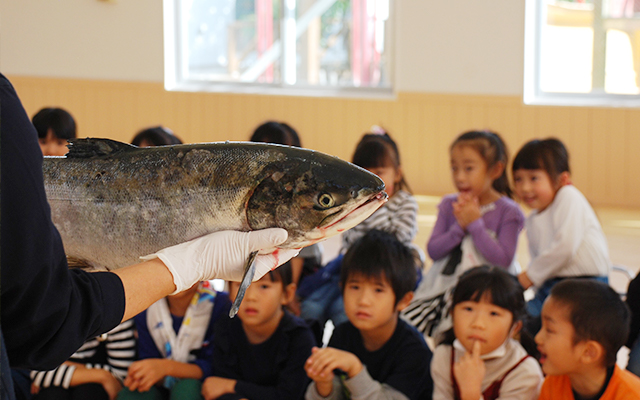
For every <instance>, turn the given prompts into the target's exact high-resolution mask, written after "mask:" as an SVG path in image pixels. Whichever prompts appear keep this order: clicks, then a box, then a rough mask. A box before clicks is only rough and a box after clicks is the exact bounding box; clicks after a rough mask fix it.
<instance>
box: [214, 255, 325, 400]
mask: <svg viewBox="0 0 640 400" xmlns="http://www.w3.org/2000/svg"><path fill="white" fill-rule="evenodd" d="M239 286H240V283H239V282H229V295H230V297H231V299H232V300H233V299H235V296H236V295H237V293H238V288H239ZM295 291H296V285H295V283H292V272H291V264H290V263H288V262H287V263H285V264H283V265H282V266H280V267H279V268H276V269H275V270H273V271H270V272H269V273H267V274H266V275H265V276H263V277H262V278H261V279H259V280H258V281H256V282H253V283H252V284H251V285H250V286H249V287H248V288H247V291H246V292H245V295H244V299H243V300H242V304H241V305H240V309H239V310H238V314H237V316H236V317H235V318H231V319H228V318H222V319H221V320H220V321H219V322H218V323H217V324H216V327H215V332H214V341H213V376H210V377H208V378H207V379H206V380H205V381H204V383H203V385H202V396H203V397H204V398H205V400H211V399H225V400H230V399H248V400H258V399H259V400H269V399H273V400H281V399H293V400H295V399H300V398H302V396H303V394H304V390H305V388H306V387H307V384H308V382H309V380H308V379H307V377H306V375H305V373H304V369H303V366H304V362H305V360H306V359H307V357H309V354H311V348H312V347H313V346H315V339H314V337H313V334H312V332H311V330H310V329H309V328H308V327H307V325H306V324H305V322H304V321H303V320H301V319H300V318H298V317H296V316H294V315H292V314H291V313H289V312H288V311H287V310H286V309H285V308H284V306H286V305H287V303H288V302H289V301H291V299H292V298H293V296H294V294H295Z"/></svg>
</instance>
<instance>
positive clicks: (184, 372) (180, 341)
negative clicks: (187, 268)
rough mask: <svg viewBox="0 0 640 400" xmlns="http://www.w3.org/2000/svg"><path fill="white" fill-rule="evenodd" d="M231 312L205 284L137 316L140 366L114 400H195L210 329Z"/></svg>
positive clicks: (208, 353) (206, 364)
mask: <svg viewBox="0 0 640 400" xmlns="http://www.w3.org/2000/svg"><path fill="white" fill-rule="evenodd" d="M230 307H231V302H230V301H229V297H228V296H227V294H226V293H219V292H216V291H215V290H214V289H213V287H212V286H211V284H210V282H209V281H204V282H200V283H198V284H196V285H193V286H192V287H191V288H189V289H187V290H185V291H183V292H180V293H177V294H175V295H171V296H167V297H166V298H164V299H161V300H158V301H157V302H155V303H153V304H152V305H151V306H150V307H149V308H148V309H147V310H145V311H143V312H141V313H140V314H138V315H136V316H135V317H134V319H135V322H136V326H137V328H138V356H139V358H140V360H139V361H136V362H134V363H133V364H131V366H130V367H129V373H128V375H127V378H126V379H125V381H124V384H125V386H126V387H125V388H124V389H123V390H122V391H121V392H120V394H119V395H118V399H119V400H130V399H145V400H148V399H166V398H169V396H171V398H179V399H200V398H201V397H200V388H201V383H200V381H201V380H202V379H203V378H204V377H206V376H208V375H209V374H210V373H211V363H212V360H213V359H212V353H213V351H212V346H211V342H212V340H213V332H214V323H215V322H216V321H217V320H218V319H219V318H220V317H222V318H226V316H227V314H228V313H229V308H230ZM222 318H220V319H222Z"/></svg>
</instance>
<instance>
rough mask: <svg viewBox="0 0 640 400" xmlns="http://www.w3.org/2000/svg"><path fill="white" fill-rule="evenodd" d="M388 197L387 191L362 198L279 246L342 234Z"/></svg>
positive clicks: (382, 203)
mask: <svg viewBox="0 0 640 400" xmlns="http://www.w3.org/2000/svg"><path fill="white" fill-rule="evenodd" d="M388 199H389V196H388V195H387V193H386V192H380V193H376V194H374V195H372V196H371V197H369V198H365V199H362V200H361V201H360V202H359V203H358V204H356V206H355V207H354V208H350V209H347V210H343V211H342V212H341V213H340V214H338V215H337V216H335V217H334V218H332V219H331V221H330V222H329V223H327V224H322V225H320V226H318V227H316V228H314V229H312V230H311V231H309V232H307V233H306V234H305V235H304V237H302V238H299V239H298V240H295V241H286V242H285V243H283V244H282V245H280V246H279V247H282V248H302V247H306V246H310V245H312V244H315V243H318V242H322V241H324V240H326V239H329V238H330V237H332V236H336V235H338V234H341V233H342V232H345V231H347V230H349V229H351V228H353V227H354V226H356V225H358V224H359V223H361V222H362V221H364V220H365V219H367V218H369V216H370V215H371V214H373V213H374V212H375V211H376V210H377V209H378V208H380V207H382V206H383V205H384V204H385V203H386V202H387V200H388ZM300 239H301V240H300Z"/></svg>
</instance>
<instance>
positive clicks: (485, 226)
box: [404, 131, 524, 343]
mask: <svg viewBox="0 0 640 400" xmlns="http://www.w3.org/2000/svg"><path fill="white" fill-rule="evenodd" d="M450 154H451V172H452V177H453V183H454V184H455V186H456V189H457V190H458V193H455V194H451V195H448V196H445V197H444V198H443V199H442V201H441V202H440V205H439V206H438V218H437V220H436V224H435V226H434V228H433V231H432V233H431V237H430V238H429V242H428V244H427V251H428V253H429V256H430V257H431V258H432V259H433V260H434V263H433V265H432V266H431V268H430V269H429V272H428V274H427V276H426V277H425V278H424V279H423V280H422V282H421V283H420V285H419V286H418V289H417V290H416V295H415V298H414V300H413V302H412V303H411V304H410V305H409V307H407V309H406V310H405V311H404V317H405V318H406V319H407V320H408V321H409V322H410V323H411V324H412V325H414V326H416V327H417V328H418V330H419V331H421V332H423V333H424V334H425V335H426V336H431V337H434V338H435V339H436V343H437V342H439V340H440V339H441V338H440V336H441V334H442V333H443V332H445V331H447V330H448V329H449V328H450V327H451V318H450V317H448V316H447V314H448V310H449V304H450V296H451V291H452V290H453V287H454V286H455V284H456V282H457V280H458V277H459V276H460V275H461V274H462V273H463V272H464V271H466V270H468V269H470V268H471V267H475V266H478V265H483V264H488V265H495V266H498V267H501V268H503V269H505V270H507V271H509V272H510V273H512V274H514V275H515V274H517V273H518V272H519V265H518V263H517V261H516V260H515V254H516V247H517V244H518V234H519V233H520V231H521V230H522V226H523V224H524V215H523V214H522V211H521V210H520V208H519V207H518V205H517V204H516V203H515V202H514V201H513V200H511V199H510V198H509V197H510V195H511V189H510V188H509V182H508V179H507V175H506V171H505V168H506V165H507V162H508V155H507V149H506V146H505V144H504V142H503V141H502V139H501V138H500V136H498V134H496V133H493V132H489V131H471V132H467V133H464V134H462V135H460V136H459V137H458V138H457V139H456V140H455V141H454V142H453V144H452V145H451V149H450Z"/></svg>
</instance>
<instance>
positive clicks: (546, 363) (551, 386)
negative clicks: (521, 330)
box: [535, 279, 640, 400]
mask: <svg viewBox="0 0 640 400" xmlns="http://www.w3.org/2000/svg"><path fill="white" fill-rule="evenodd" d="M628 333H629V310H628V309H627V307H626V306H625V304H624V303H623V302H622V300H621V299H620V297H619V295H618V294H617V293H616V292H615V291H614V290H613V289H611V288H610V287H609V286H608V285H606V284H605V283H602V282H598V281H595V280H592V279H567V280H564V281H562V282H560V283H558V284H556V285H555V286H554V287H553V289H551V294H550V296H549V297H548V298H547V300H546V301H545V302H544V306H543V307H542V329H541V330H540V332H539V333H538V334H537V335H536V337H535V340H536V344H537V345H538V350H540V354H541V358H540V362H541V363H542V370H543V372H544V373H545V375H546V376H547V378H546V379H545V381H544V383H543V385H542V390H541V392H540V399H542V400H544V399H576V400H584V399H589V400H590V399H601V400H609V399H615V400H622V399H625V400H626V399H629V400H630V399H640V378H638V377H636V376H635V375H633V374H631V373H630V372H628V371H624V370H622V369H620V368H619V367H618V366H616V355H617V353H618V350H619V349H620V347H621V346H622V345H623V344H624V343H625V341H626V339H627V335H628Z"/></svg>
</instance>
